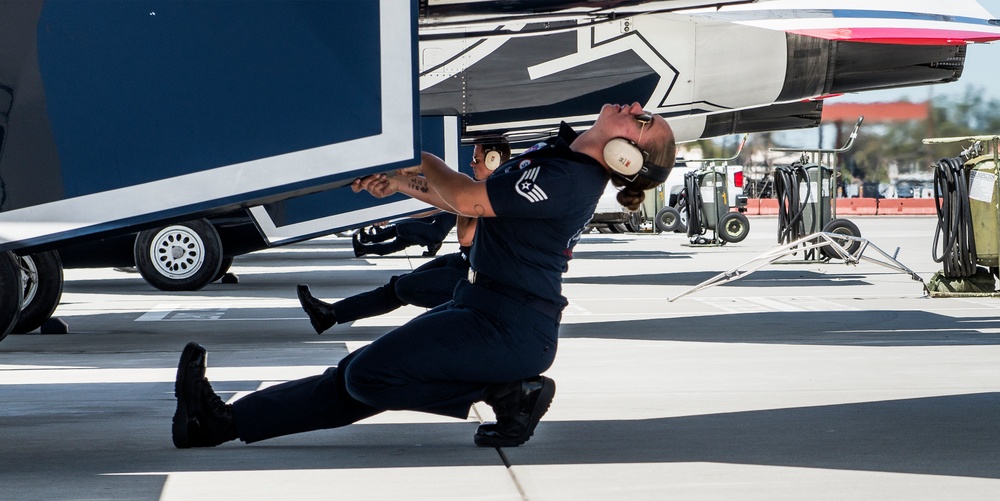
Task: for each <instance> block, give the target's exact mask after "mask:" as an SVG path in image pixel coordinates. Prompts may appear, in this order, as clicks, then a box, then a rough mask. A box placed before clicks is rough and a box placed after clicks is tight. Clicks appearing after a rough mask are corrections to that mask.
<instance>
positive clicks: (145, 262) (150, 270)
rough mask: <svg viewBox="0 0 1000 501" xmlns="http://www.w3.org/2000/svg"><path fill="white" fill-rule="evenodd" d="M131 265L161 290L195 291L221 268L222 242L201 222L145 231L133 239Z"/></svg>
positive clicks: (199, 220)
mask: <svg viewBox="0 0 1000 501" xmlns="http://www.w3.org/2000/svg"><path fill="white" fill-rule="evenodd" d="M134 250H135V266H136V268H137V269H138V270H139V274H140V275H142V278H143V279H145V280H146V283H148V284H149V285H152V286H153V287H156V288H157V289H160V290H162V291H196V290H199V289H201V288H202V287H205V286H206V285H208V284H210V283H212V281H214V280H215V278H216V276H217V275H218V273H219V269H220V268H221V267H222V240H221V239H220V238H219V233H218V232H217V231H216V230H215V227H213V226H212V224H211V223H209V222H208V221H206V220H204V219H196V220H193V221H187V222H184V223H179V224H175V225H171V226H167V227H164V228H158V229H154V230H146V231H143V232H141V233H139V236H138V237H137V238H136V239H135V249H134Z"/></svg>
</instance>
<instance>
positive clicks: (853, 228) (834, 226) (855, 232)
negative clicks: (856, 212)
mask: <svg viewBox="0 0 1000 501" xmlns="http://www.w3.org/2000/svg"><path fill="white" fill-rule="evenodd" d="M823 232H825V233H837V234H839V235H848V236H852V237H861V230H859V229H858V227H857V225H855V224H854V223H852V222H850V221H848V220H846V219H834V220H832V221H830V222H829V223H826V226H824V227H823ZM860 248H861V242H851V245H849V246H848V247H847V252H848V253H850V254H853V253H855V252H857V251H858V249H860ZM819 251H820V253H822V254H823V255H824V256H826V257H827V258H828V259H840V254H839V253H837V251H836V250H835V249H834V248H833V247H831V246H830V244H827V245H824V246H823V247H820V249H819Z"/></svg>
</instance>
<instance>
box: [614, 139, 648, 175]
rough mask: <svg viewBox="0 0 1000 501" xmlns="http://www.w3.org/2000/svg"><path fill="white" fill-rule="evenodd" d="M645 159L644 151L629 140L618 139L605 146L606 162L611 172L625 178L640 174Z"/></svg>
mask: <svg viewBox="0 0 1000 501" xmlns="http://www.w3.org/2000/svg"><path fill="white" fill-rule="evenodd" d="M645 159H646V155H644V154H643V153H642V150H640V149H639V147H638V146H636V145H635V143H633V142H632V141H629V140H627V139H622V138H620V137H616V138H614V139H612V140H610V141H608V144H606V145H604V161H605V162H607V164H608V167H611V170H613V171H615V172H617V173H619V174H621V175H623V176H630V177H631V176H634V175H636V174H638V173H639V170H640V169H642V164H643V162H644V161H645Z"/></svg>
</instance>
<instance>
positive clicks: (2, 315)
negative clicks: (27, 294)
mask: <svg viewBox="0 0 1000 501" xmlns="http://www.w3.org/2000/svg"><path fill="white" fill-rule="evenodd" d="M23 295H24V287H23V286H22V278H21V267H20V266H18V259H17V256H15V255H14V254H13V253H11V252H3V253H0V340H3V338H5V337H7V334H10V331H11V330H13V329H14V324H16V323H17V319H18V317H19V316H20V314H21V302H22V298H23Z"/></svg>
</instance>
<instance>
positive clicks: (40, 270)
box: [11, 251, 63, 334]
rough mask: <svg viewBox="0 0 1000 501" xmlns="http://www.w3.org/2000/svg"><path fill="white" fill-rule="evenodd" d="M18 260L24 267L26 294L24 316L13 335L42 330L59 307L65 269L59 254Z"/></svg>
mask: <svg viewBox="0 0 1000 501" xmlns="http://www.w3.org/2000/svg"><path fill="white" fill-rule="evenodd" d="M17 259H18V261H20V264H21V275H22V277H21V279H22V281H23V283H24V291H23V299H22V304H21V315H20V316H19V317H18V319H17V323H15V324H14V328H13V329H12V330H11V332H12V333H14V334H25V333H28V332H31V331H33V330H35V329H37V328H39V327H41V326H42V324H44V323H45V321H46V320H48V319H49V318H50V317H52V313H53V312H54V311H56V307H57V306H59V299H60V298H62V291H63V268H62V261H61V260H60V259H59V253H57V252H56V251H48V252H41V253H38V254H31V255H27V256H18V257H17Z"/></svg>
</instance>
